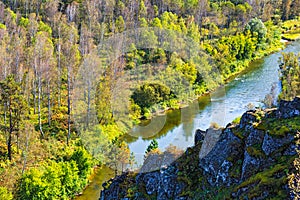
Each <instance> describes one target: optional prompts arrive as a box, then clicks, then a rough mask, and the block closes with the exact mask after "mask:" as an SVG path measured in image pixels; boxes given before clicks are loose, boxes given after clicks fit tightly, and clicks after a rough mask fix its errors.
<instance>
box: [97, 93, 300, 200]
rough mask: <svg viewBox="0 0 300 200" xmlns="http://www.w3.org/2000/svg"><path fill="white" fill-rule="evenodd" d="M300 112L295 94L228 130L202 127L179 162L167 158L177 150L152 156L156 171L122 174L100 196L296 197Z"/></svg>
mask: <svg viewBox="0 0 300 200" xmlns="http://www.w3.org/2000/svg"><path fill="white" fill-rule="evenodd" d="M299 116H300V98H295V99H294V101H281V102H280V103H279V107H278V108H277V109H269V110H250V111H247V112H246V113H244V114H243V115H242V117H241V118H240V121H239V122H237V123H233V124H228V125H227V127H226V128H224V129H220V130H214V129H208V130H206V131H201V130H198V131H197V132H196V134H195V146H194V147H193V148H188V149H187V150H186V152H185V153H184V154H182V155H181V156H180V157H179V158H177V160H176V161H174V162H172V163H170V162H164V160H167V161H168V160H172V159H164V158H166V157H172V156H173V157H172V158H174V156H176V153H174V152H168V153H165V154H161V155H151V156H149V157H148V158H147V159H152V162H149V160H148V162H146V163H148V166H143V169H147V168H148V169H149V168H150V169H156V170H155V171H151V172H146V171H145V170H143V169H142V170H141V171H140V172H139V173H133V172H131V173H124V174H122V175H121V176H118V177H116V178H115V179H113V180H111V181H110V182H109V183H105V184H104V188H105V189H104V190H103V191H102V192H101V197H100V199H101V200H110V199H114V200H115V199H161V200H165V199H175V200H176V199H178V200H179V199H180V200H181V199H182V200H185V199H270V198H275V197H276V198H277V199H292V198H293V197H292V196H291V195H290V194H291V192H290V189H289V187H288V175H289V174H291V173H292V172H293V171H294V170H295V169H294V166H293V161H294V160H295V158H296V157H298V154H297V151H296V150H297V149H299V148H298V146H297V145H296V140H297V138H296V136H297V134H298V133H299V130H300V117H299ZM214 140H215V141H214ZM172 153H173V154H172ZM155 156H156V157H155ZM154 157H155V158H156V159H157V160H158V161H159V162H153V159H154ZM149 163H150V164H149ZM151 163H152V164H151ZM153 163H156V164H157V163H159V166H157V165H156V166H155V168H153ZM149 165H150V166H149Z"/></svg>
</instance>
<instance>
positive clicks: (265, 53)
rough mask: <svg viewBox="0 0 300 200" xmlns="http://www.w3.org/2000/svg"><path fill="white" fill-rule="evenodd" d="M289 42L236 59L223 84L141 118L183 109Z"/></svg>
mask: <svg viewBox="0 0 300 200" xmlns="http://www.w3.org/2000/svg"><path fill="white" fill-rule="evenodd" d="M287 44H289V41H287V40H282V39H281V40H280V41H279V43H277V44H276V45H274V46H272V47H270V48H268V49H266V50H264V51H260V52H259V53H258V54H257V56H256V57H255V58H254V59H251V60H250V59H249V60H244V61H237V63H239V62H240V63H239V64H240V65H241V66H240V67H239V68H238V69H239V70H237V71H236V72H234V73H232V74H230V76H229V77H227V78H226V79H224V80H223V84H222V85H219V86H218V87H215V88H213V89H211V90H209V91H207V92H205V93H202V94H201V95H198V96H196V97H195V98H192V99H190V100H189V102H185V103H182V102H179V103H178V104H177V105H176V106H174V107H166V108H165V109H158V110H155V111H154V112H152V113H151V115H149V116H148V117H146V119H143V121H144V120H151V119H152V118H154V117H157V116H162V115H166V113H167V112H168V111H172V110H180V109H183V108H186V107H188V106H189V104H190V103H191V102H193V101H196V100H197V99H199V98H201V97H203V96H208V95H210V94H211V93H212V92H214V91H215V90H217V89H218V88H219V87H222V86H224V85H225V84H228V83H230V82H231V81H232V80H234V79H235V78H236V77H237V76H239V75H240V74H242V73H244V72H246V71H247V68H248V67H249V65H251V63H253V62H255V61H257V60H260V59H263V58H264V57H266V56H268V55H270V54H272V53H275V52H278V51H280V50H282V49H284V48H285V47H286V45H287ZM144 117H145V116H143V117H142V118H144Z"/></svg>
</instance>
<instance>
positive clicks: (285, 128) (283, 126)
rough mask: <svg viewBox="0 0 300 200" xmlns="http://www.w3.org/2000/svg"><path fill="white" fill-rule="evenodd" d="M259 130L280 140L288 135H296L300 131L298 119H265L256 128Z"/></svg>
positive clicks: (299, 119)
mask: <svg viewBox="0 0 300 200" xmlns="http://www.w3.org/2000/svg"><path fill="white" fill-rule="evenodd" d="M257 128H258V129H260V130H265V131H267V132H268V133H269V134H270V135H271V136H274V137H277V138H281V137H284V136H286V135H287V134H288V133H291V134H296V132H297V131H299V130H300V117H294V118H289V119H272V118H270V119H265V120H264V121H263V122H262V123H260V124H259V125H258V126H257Z"/></svg>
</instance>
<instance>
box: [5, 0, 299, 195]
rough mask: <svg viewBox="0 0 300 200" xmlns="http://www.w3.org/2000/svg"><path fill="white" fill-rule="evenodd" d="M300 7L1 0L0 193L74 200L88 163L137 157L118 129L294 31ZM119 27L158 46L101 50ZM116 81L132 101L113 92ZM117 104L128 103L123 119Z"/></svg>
mask: <svg viewBox="0 0 300 200" xmlns="http://www.w3.org/2000/svg"><path fill="white" fill-rule="evenodd" d="M299 13H300V2H299V1H298V0H280V1H273V0H262V1H252V0H248V1H241V0H231V1H223V0H219V1H214V0H210V1H208V0H105V1H103V0H100V1H97V0H75V1H73V0H68V1H66V0H63V1H57V0H46V1H37V0H33V1H28V0H16V1H6V0H5V1H1V3H0V43H1V45H0V52H1V53H0V95H1V96H0V133H1V134H0V179H1V181H0V199H6V200H10V199H70V198H72V197H74V195H76V194H78V193H80V192H81V191H82V190H83V188H84V187H85V186H86V185H87V183H88V177H89V176H90V174H91V173H93V167H94V166H97V165H99V166H100V165H108V166H110V167H111V168H113V169H114V170H115V173H116V174H117V173H119V171H123V170H124V169H125V168H127V167H126V166H128V165H132V164H133V163H134V156H133V154H131V153H130V150H129V148H128V145H127V144H126V143H125V142H124V141H123V140H122V135H123V134H124V133H126V132H128V131H129V130H130V128H131V127H132V126H133V125H134V124H137V123H139V122H140V120H142V119H146V118H151V116H152V115H154V114H155V113H156V112H157V111H161V110H167V109H178V108H180V107H181V106H182V105H185V104H188V102H189V101H190V100H192V99H195V98H197V96H199V95H202V94H204V93H207V92H210V91H212V90H213V89H215V88H216V87H218V86H219V85H222V84H224V83H226V82H227V81H230V80H231V78H232V77H233V76H234V75H236V74H238V73H240V72H241V71H243V70H245V69H246V68H247V66H248V64H249V63H250V62H251V61H253V60H255V59H258V58H261V57H263V56H265V55H268V54H269V53H271V52H273V51H276V50H279V49H280V48H282V47H283V44H282V43H281V42H280V40H281V38H284V39H287V40H294V39H295V38H297V37H298V36H299V34H300V19H299ZM126 34H128V35H129V36H132V37H136V40H137V41H139V40H141V41H146V42H147V44H155V45H154V46H152V48H151V46H149V45H146V46H141V45H137V44H135V43H132V44H128V43H126V44H128V46H127V47H126V48H125V47H124V49H125V50H123V51H120V52H121V53H118V54H116V55H117V57H114V58H111V57H109V56H108V57H105V58H104V57H102V55H106V54H107V51H105V52H103V50H107V49H105V48H107V41H110V38H113V37H114V36H115V35H116V36H117V37H116V38H115V39H114V40H116V39H117V40H122V37H123V36H124V35H126ZM176 34H178V35H176ZM166 38H167V39H166ZM184 38H187V40H184ZM168 39H169V40H170V41H169V40H168ZM189 40H191V41H192V42H187V41H189ZM110 44H112V43H108V45H110ZM105 45H106V46H105ZM103 47H104V48H103ZM112 47H117V45H116V46H114V45H112ZM178 47H181V49H180V48H178ZM122 48H123V47H122ZM182 49H183V50H184V51H182ZM187 49H190V51H187ZM194 49H196V50H197V51H196V53H195V52H193V50H194ZM113 56H115V55H113ZM289 57H292V59H293V60H292V61H289V62H293V63H295V62H294V61H295V60H297V59H298V57H297V56H295V55H290V54H288V55H284V56H283V61H286V62H282V64H281V65H280V69H282V77H284V78H283V79H282V82H283V93H282V94H281V95H282V98H289V99H291V98H292V97H294V96H295V95H296V94H299V88H298V87H295V86H297V84H298V83H299V80H298V79H299V66H298V67H297V68H296V69H295V68H292V67H291V68H289V66H290V65H288V64H285V63H287V60H288V59H290V58H289ZM286 68H288V69H290V71H292V72H291V73H292V74H291V73H287V70H286ZM93 69H96V71H93ZM97 73H98V75H99V74H100V76H99V77H97V76H95V77H94V76H93V75H94V74H97ZM78 74H79V75H78ZM124 74H125V75H126V77H127V76H128V79H127V78H126V79H125V78H124V77H125V75H124ZM208 74H209V75H208ZM82 75H86V76H82ZM120 77H123V78H121V80H122V81H123V82H122V81H121V82H120V81H119V80H120ZM153 77H155V78H153ZM157 77H159V78H157ZM286 77H288V78H287V79H286ZM291 77H292V78H291ZM78 80H80V81H78ZM127 82H130V83H132V84H131V86H128V87H127V86H126V83H127ZM81 83H83V84H84V86H82V87H79V86H80V84H81ZM78 84H79V85H78ZM118 86H124V88H126V87H127V89H126V92H129V99H127V101H128V102H123V103H122V102H118V101H112V99H113V97H115V96H114V95H115V93H116V92H115V90H116V88H118ZM92 87H94V88H95V89H94V90H92V89H91V88H92ZM78 88H79V89H82V88H85V89H84V90H78ZM187 88H188V93H187ZM119 91H122V88H121V89H119ZM117 92H118V91H117ZM120 96H122V94H119V95H118V96H117V97H120ZM78 99H79V100H78ZM116 104H117V105H120V104H126V105H125V107H126V112H125V111H124V113H125V114H127V116H126V117H125V118H126V120H123V118H124V117H123V116H119V115H118V113H117V112H116V111H115V109H116V107H118V106H117V105H116ZM117 111H118V110H117ZM120 118H122V119H120ZM94 119H96V120H94Z"/></svg>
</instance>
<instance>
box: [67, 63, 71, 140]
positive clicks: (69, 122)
mask: <svg viewBox="0 0 300 200" xmlns="http://www.w3.org/2000/svg"><path fill="white" fill-rule="evenodd" d="M67 76H68V78H67V79H68V136H67V144H68V145H69V141H70V137H71V93H70V90H71V83H70V66H68V75H67Z"/></svg>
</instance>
